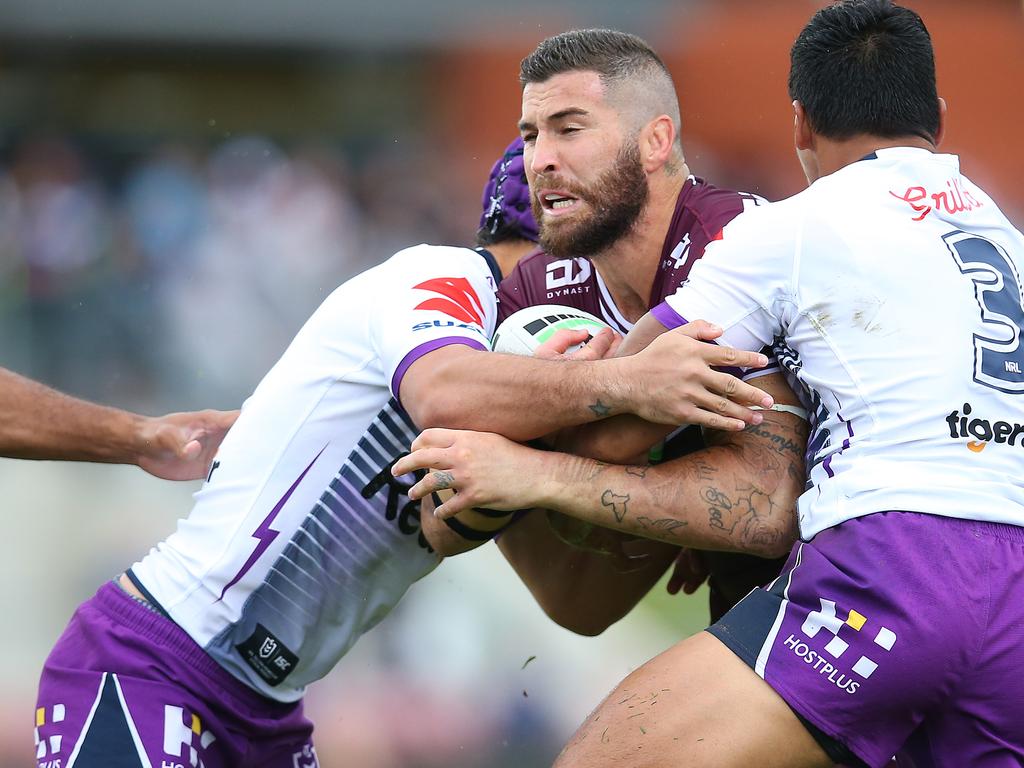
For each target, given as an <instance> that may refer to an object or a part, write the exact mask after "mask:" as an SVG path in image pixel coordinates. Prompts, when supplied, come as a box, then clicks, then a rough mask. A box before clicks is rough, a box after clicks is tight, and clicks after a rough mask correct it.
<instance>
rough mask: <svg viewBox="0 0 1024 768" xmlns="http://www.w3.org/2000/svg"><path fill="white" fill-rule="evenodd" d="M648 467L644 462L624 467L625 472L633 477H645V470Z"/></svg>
mask: <svg viewBox="0 0 1024 768" xmlns="http://www.w3.org/2000/svg"><path fill="white" fill-rule="evenodd" d="M649 469H650V467H649V466H647V465H646V464H640V465H637V466H632V467H626V474H628V475H633V476H634V477H639V478H645V477H647V470H649Z"/></svg>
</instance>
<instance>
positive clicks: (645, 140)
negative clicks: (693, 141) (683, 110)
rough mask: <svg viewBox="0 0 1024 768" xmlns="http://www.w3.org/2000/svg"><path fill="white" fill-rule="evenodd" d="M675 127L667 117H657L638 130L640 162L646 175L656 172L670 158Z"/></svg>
mask: <svg viewBox="0 0 1024 768" xmlns="http://www.w3.org/2000/svg"><path fill="white" fill-rule="evenodd" d="M675 141H676V126H675V123H673V122H672V118H671V117H669V116H668V115H659V116H658V117H656V118H654V119H653V120H651V122H649V123H648V124H647V125H645V126H644V127H643V128H642V129H641V130H640V136H639V142H640V162H641V164H642V165H643V167H644V170H645V171H647V172H648V173H651V172H653V171H656V170H658V169H659V168H661V167H662V166H664V165H665V163H667V162H668V161H669V159H670V158H671V157H672V147H673V146H674V145H675Z"/></svg>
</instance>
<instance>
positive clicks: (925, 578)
mask: <svg viewBox="0 0 1024 768" xmlns="http://www.w3.org/2000/svg"><path fill="white" fill-rule="evenodd" d="M708 631H709V632H711V633H712V634H713V635H714V636H715V637H717V638H718V639H719V640H721V641H722V642H723V643H725V644H726V645H727V646H728V647H729V648H730V649H732V650H733V652H735V653H736V654H737V655H738V656H739V657H740V658H742V659H743V660H744V661H745V662H746V663H747V664H749V665H750V667H751V668H753V669H754V671H755V672H756V673H757V674H758V675H760V676H761V677H762V678H764V680H765V681H766V682H767V683H768V684H769V685H771V687H772V688H774V689H775V690H776V691H777V692H778V693H779V694H780V695H781V696H782V698H784V699H785V700H786V702H787V703H788V704H789V705H790V706H791V707H792V708H793V710H794V711H795V712H796V713H797V714H798V715H800V716H801V717H802V718H803V719H804V720H805V721H807V722H809V723H810V724H811V725H812V726H813V727H816V728H817V729H820V731H822V732H823V733H824V734H825V735H826V736H827V737H831V738H832V739H834V740H835V741H837V742H839V744H841V745H844V746H845V747H846V748H847V749H848V750H849V751H850V752H852V753H853V755H855V756H856V757H858V758H860V759H861V760H863V761H864V762H865V763H867V764H868V765H870V766H884V765H887V764H888V763H889V761H890V759H891V758H892V757H893V756H894V755H896V756H897V757H898V762H899V765H900V768H905V767H906V766H915V767H918V768H920V767H922V766H949V767H950V768H952V767H953V766H955V767H956V768H962V767H963V766H972V767H976V766H986V767H988V766H992V767H993V768H994V767H995V766H1021V765H1024V674H1022V672H1024V528H1019V527H1016V526H1011V525H999V524H995V523H981V522H975V521H971V520H959V519H951V518H944V517H938V516H934V515H922V514H917V513H913V512H882V513H878V514H874V515H868V516H866V517H862V518H857V519H854V520H849V521H847V522H845V523H842V524H841V525H838V526H836V527H834V528H830V529H828V530H826V531H822V532H821V533H819V534H818V535H817V536H816V537H815V538H814V539H813V540H812V541H810V542H803V543H798V544H797V546H796V547H795V548H794V549H793V552H792V554H791V555H790V557H789V561H788V562H787V563H786V567H785V568H784V569H783V571H782V575H780V576H779V577H778V578H777V579H776V580H775V581H773V582H772V583H771V584H769V585H768V586H767V587H764V588H758V589H755V590H753V591H752V592H751V593H750V594H749V595H747V597H745V598H744V599H743V600H741V601H740V602H739V604H737V606H736V607H735V608H733V609H732V610H731V611H730V612H729V613H728V614H726V616H725V617H724V618H723V619H722V620H721V621H719V622H718V623H717V624H715V625H714V626H712V627H710V628H709V630H708ZM812 732H813V728H812ZM830 754H831V753H830Z"/></svg>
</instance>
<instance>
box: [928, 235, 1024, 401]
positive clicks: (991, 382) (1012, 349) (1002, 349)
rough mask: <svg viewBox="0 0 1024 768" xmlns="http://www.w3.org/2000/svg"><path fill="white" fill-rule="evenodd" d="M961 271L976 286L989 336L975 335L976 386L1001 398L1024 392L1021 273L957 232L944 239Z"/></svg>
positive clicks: (984, 244) (994, 250)
mask: <svg viewBox="0 0 1024 768" xmlns="http://www.w3.org/2000/svg"><path fill="white" fill-rule="evenodd" d="M942 239H943V240H944V241H945V243H946V247H947V248H949V251H950V253H952V254H953V258H954V259H955V260H956V264H957V266H958V267H960V271H961V272H962V273H963V274H965V275H966V276H967V277H969V278H971V280H973V281H974V297H975V299H977V301H978V305H979V306H980V307H981V319H982V322H983V323H984V324H985V335H982V334H978V333H976V334H974V380H975V381H976V382H978V383H979V384H984V385H985V386H986V387H992V388H993V389H998V390H999V391H1000V392H1011V393H1012V392H1024V349H1021V344H1020V333H1021V328H1022V327H1024V302H1022V297H1021V290H1020V288H1021V283H1020V278H1019V276H1018V275H1017V270H1016V268H1015V267H1014V265H1013V262H1012V261H1010V258H1009V256H1007V255H1006V251H1004V250H1003V249H1002V248H1000V247H999V246H998V245H996V244H995V243H993V242H992V241H991V240H986V239H985V238H983V237H979V236H978V235H972V234H970V233H967V232H961V231H959V230H957V231H954V232H950V233H949V234H948V235H945V236H943V238H942Z"/></svg>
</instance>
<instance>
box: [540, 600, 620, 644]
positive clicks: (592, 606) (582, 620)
mask: <svg viewBox="0 0 1024 768" xmlns="http://www.w3.org/2000/svg"><path fill="white" fill-rule="evenodd" d="M534 598H535V599H536V600H537V604H538V605H540V607H541V609H542V610H543V611H544V613H545V614H547V617H548V618H549V619H551V620H552V621H553V622H555V624H557V625H558V626H560V627H562V628H563V629H567V630H569V631H570V632H574V633H575V634H577V635H583V636H584V637H596V636H597V635H600V634H601V633H602V632H604V631H605V630H606V629H608V627H610V626H611V625H612V624H614V623H615V622H616V621H618V620H619V619H621V618H622V616H623V615H625V612H620V613H619V614H618V615H615V614H614V613H613V612H612V611H609V610H608V609H607V607H606V606H602V605H600V604H599V603H598V602H597V601H595V600H593V599H587V598H586V597H584V596H583V595H581V594H580V593H579V591H578V590H576V589H572V588H570V589H558V590H551V589H548V590H545V591H544V592H543V593H541V594H538V592H536V591H535V592H534Z"/></svg>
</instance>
